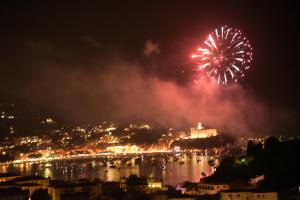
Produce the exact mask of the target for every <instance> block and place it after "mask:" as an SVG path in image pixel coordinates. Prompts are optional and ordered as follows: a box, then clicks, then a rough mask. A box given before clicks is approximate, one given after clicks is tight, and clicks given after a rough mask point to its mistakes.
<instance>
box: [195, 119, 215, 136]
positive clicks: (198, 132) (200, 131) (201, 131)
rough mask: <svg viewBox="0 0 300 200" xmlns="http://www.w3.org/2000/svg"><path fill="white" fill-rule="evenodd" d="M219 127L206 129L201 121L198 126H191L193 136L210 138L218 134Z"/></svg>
mask: <svg viewBox="0 0 300 200" xmlns="http://www.w3.org/2000/svg"><path fill="white" fill-rule="evenodd" d="M217 135H218V133H217V129H206V128H204V127H203V126H202V124H201V123H200V122H199V123H198V126H197V127H191V136H190V137H191V138H192V139H194V138H208V137H213V136H217Z"/></svg>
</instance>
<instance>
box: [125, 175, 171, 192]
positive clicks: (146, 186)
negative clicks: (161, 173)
mask: <svg viewBox="0 0 300 200" xmlns="http://www.w3.org/2000/svg"><path fill="white" fill-rule="evenodd" d="M120 188H121V189H122V190H123V191H125V192H126V191H142V192H146V193H151V192H155V191H159V190H164V191H166V190H167V188H166V187H164V186H163V184H162V181H161V180H160V179H157V178H146V177H138V176H137V175H136V174H131V175H130V176H129V177H128V178H121V179H120Z"/></svg>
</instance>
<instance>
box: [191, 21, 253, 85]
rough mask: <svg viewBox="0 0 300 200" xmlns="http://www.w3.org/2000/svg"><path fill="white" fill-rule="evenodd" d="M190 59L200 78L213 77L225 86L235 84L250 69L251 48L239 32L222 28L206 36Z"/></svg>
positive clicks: (225, 27)
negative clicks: (195, 63)
mask: <svg viewBox="0 0 300 200" xmlns="http://www.w3.org/2000/svg"><path fill="white" fill-rule="evenodd" d="M192 59H194V60H195V61H196V62H197V65H198V71H199V73H200V75H201V76H204V77H214V78H215V79H216V80H217V82H218V84H223V85H226V84H228V83H229V82H237V81H238V80H239V79H241V78H242V77H244V75H245V71H246V70H249V69H250V66H249V63H250V62H251V61H252V47H251V45H250V42H249V41H248V40H247V39H246V37H244V36H243V35H242V32H241V31H240V30H237V29H232V28H229V27H227V26H222V27H220V28H217V29H215V30H214V31H212V32H211V33H210V34H209V35H208V38H207V39H206V40H205V41H204V45H203V46H202V47H200V48H198V49H197V52H196V53H195V54H193V55H192Z"/></svg>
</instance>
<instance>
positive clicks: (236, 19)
mask: <svg viewBox="0 0 300 200" xmlns="http://www.w3.org/2000/svg"><path fill="white" fill-rule="evenodd" d="M208 2H209V3H208ZM298 8H299V7H298V6H297V2H296V1H257V2H256V1H247V2H246V1H183V0H182V1H155V0H154V1H1V3H0V62H1V65H0V92H1V93H2V94H9V95H13V96H15V97H17V98H21V99H26V100H27V101H30V102H32V103H33V104H37V105H39V106H41V105H43V106H44V107H45V108H46V109H48V110H53V111H55V112H57V113H60V109H61V107H60V106H57V104H56V103H54V104H53V105H51V101H52V100H51V101H50V100H49V102H47V106H45V105H44V104H43V102H44V101H45V99H41V98H40V96H47V95H55V94H57V90H59V86H57V85H52V83H55V82H57V80H59V81H61V79H64V76H63V77H58V78H57V77H55V78H53V77H54V76H50V75H49V77H50V78H49V77H48V76H47V74H49V73H50V74H55V73H60V72H61V71H63V73H64V74H68V73H69V72H70V73H74V72H76V73H82V74H84V76H87V77H88V76H90V75H91V76H92V75H93V74H95V73H100V74H101V73H105V72H106V71H107V70H109V69H108V68H110V67H109V66H110V63H111V62H112V60H114V62H115V60H117V61H118V62H121V61H122V62H126V63H139V66H140V68H141V70H142V71H143V73H145V74H146V75H147V76H148V75H149V76H154V77H158V78H159V79H161V80H167V81H173V82H176V84H178V85H184V84H186V82H188V81H189V80H190V79H189V75H190V73H189V71H190V69H191V66H192V64H191V61H190V55H191V52H192V51H193V50H194V49H195V48H197V46H198V45H199V44H201V43H202V41H203V39H204V38H205V37H206V35H207V34H208V33H209V32H210V31H211V30H213V29H214V28H216V27H219V26H221V25H225V24H226V25H228V26H232V27H236V28H239V29H241V30H242V31H243V34H244V35H245V36H246V37H247V38H248V39H249V40H250V41H251V44H252V46H253V48H254V56H253V62H252V64H251V67H252V68H251V70H250V71H249V72H248V73H247V74H246V77H245V79H246V80H245V82H246V83H247V89H246V90H249V91H251V92H252V94H253V95H254V96H255V98H257V99H259V101H261V102H263V103H264V104H266V105H268V106H270V107H271V108H275V107H276V108H282V109H283V110H286V112H289V113H291V115H292V116H293V120H294V122H293V125H291V124H289V123H286V126H294V127H292V129H293V130H294V131H295V130H298V129H297V127H296V126H295V124H297V122H299V119H300V117H299V110H300V109H299V102H300V94H299V91H300V90H299V89H300V88H299V72H300V70H299V45H300V44H299V35H300V33H299V32H300V31H299V30H300V29H299V19H298V17H297V15H299V13H297V12H299V11H298V10H299V9H298ZM149 40H152V41H153V42H154V43H157V45H158V47H159V51H160V52H159V53H157V55H156V56H150V57H145V55H144V54H143V51H144V45H145V42H146V41H149ZM49 69H51V70H50V71H49ZM48 71H49V73H48ZM183 71H184V72H185V73H182V72H183ZM124 76H126V73H125V74H124ZM44 77H47V78H44ZM68 77H69V75H68ZM43 80H45V82H47V83H43V84H40V83H41V82H42V81H43ZM59 81H58V82H59ZM79 81H80V80H79ZM61 82H63V81H61ZM61 82H60V83H61ZM82 84H83V85H84V84H85V82H84V81H83V82H82ZM120 84H124V83H120ZM36 85H39V88H38V89H37V88H36ZM87 87H88V86H87ZM64 89H65V90H68V89H66V88H64ZM37 93H38V95H37ZM37 96H38V97H37ZM83 96H84V94H83ZM57 98H59V97H57ZM72 98H74V96H72ZM78 98H80V95H79V96H78ZM69 101H72V99H69ZM98 101H99V103H104V104H105V102H106V101H107V100H105V98H104V99H99V100H98ZM85 103H86V102H85V100H84V98H83V100H82V102H81V105H83V107H84V104H85ZM77 104H79V103H76V106H77ZM91 110H92V109H91ZM104 112H105V111H104ZM99 115H101V114H99ZM102 117H103V115H102ZM103 118H104V117H103Z"/></svg>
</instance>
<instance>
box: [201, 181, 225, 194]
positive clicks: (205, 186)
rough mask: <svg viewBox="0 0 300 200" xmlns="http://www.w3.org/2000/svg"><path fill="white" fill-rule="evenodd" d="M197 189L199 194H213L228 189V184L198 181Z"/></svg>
mask: <svg viewBox="0 0 300 200" xmlns="http://www.w3.org/2000/svg"><path fill="white" fill-rule="evenodd" d="M198 189H199V193H200V195H207V194H208V195H214V194H217V193H219V192H220V191H222V190H228V189H229V185H228V184H222V183H201V182H200V183H199V184H198Z"/></svg>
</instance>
